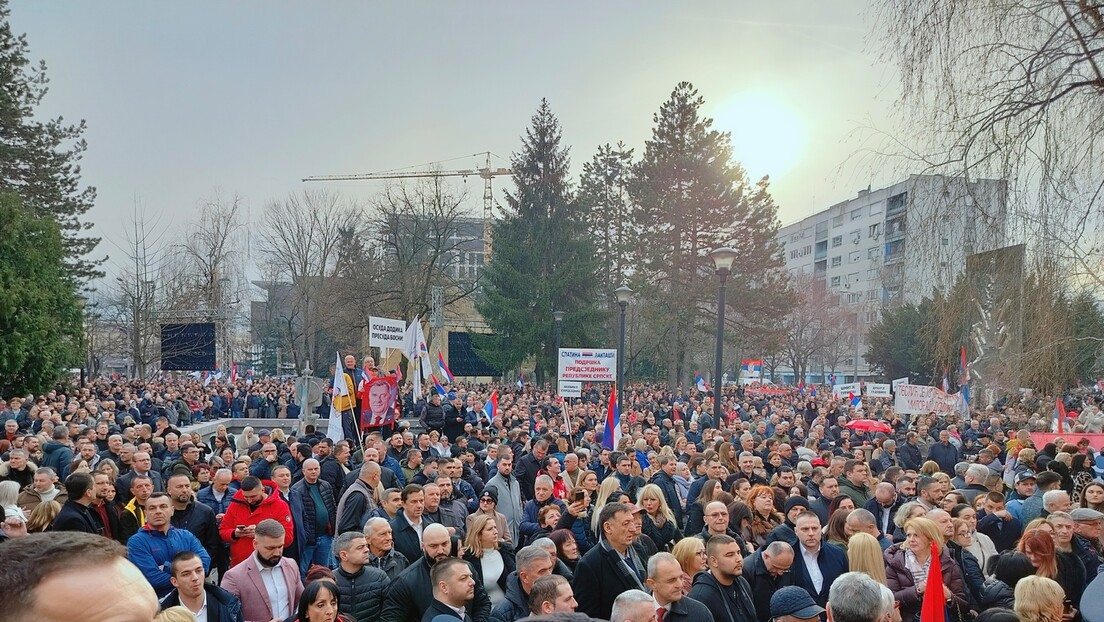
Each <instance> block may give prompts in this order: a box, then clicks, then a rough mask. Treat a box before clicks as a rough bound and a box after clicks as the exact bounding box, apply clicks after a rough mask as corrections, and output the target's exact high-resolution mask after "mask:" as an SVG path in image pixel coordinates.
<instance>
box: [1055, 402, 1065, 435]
mask: <svg viewBox="0 0 1104 622" xmlns="http://www.w3.org/2000/svg"><path fill="white" fill-rule="evenodd" d="M1054 417H1055V418H1056V419H1057V420H1058V433H1059V434H1063V433H1064V429H1063V428H1065V426H1066V405H1065V404H1064V403H1063V402H1062V398H1061V396H1059V397H1057V398H1055V400H1054Z"/></svg>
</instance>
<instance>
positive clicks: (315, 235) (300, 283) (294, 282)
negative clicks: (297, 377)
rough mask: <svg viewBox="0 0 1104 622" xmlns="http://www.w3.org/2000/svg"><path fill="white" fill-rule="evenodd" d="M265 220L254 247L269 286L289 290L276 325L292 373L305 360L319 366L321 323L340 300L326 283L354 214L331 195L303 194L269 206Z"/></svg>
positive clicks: (355, 211)
mask: <svg viewBox="0 0 1104 622" xmlns="http://www.w3.org/2000/svg"><path fill="white" fill-rule="evenodd" d="M264 218H265V226H264V227H263V228H262V230H261V232H260V242H259V244H258V253H259V255H260V257H261V259H262V262H263V264H264V269H265V271H266V273H268V274H270V275H272V277H273V279H274V284H275V283H277V282H278V283H286V284H287V285H288V286H289V287H290V290H289V291H288V293H287V295H286V298H285V300H284V302H285V303H286V304H285V305H283V308H282V309H280V310H278V311H277V313H278V316H279V317H277V318H275V319H276V321H278V323H279V324H280V325H281V326H282V327H283V328H284V331H285V334H286V335H287V336H288V338H289V344H288V345H289V346H290V349H291V354H292V357H293V362H294V364H295V366H296V368H301V367H302V366H303V363H305V362H306V361H307V360H310V361H311V362H312V365H318V363H317V361H319V360H321V358H320V356H319V355H320V350H319V345H320V343H319V342H320V338H321V337H322V331H323V326H324V325H325V324H326V321H325V319H326V317H327V316H328V315H330V314H331V308H332V307H335V306H337V304H338V300H339V298H338V292H337V290H336V289H333V285H334V284H333V283H332V282H331V281H332V280H333V278H334V273H335V270H336V265H337V259H338V255H339V252H340V244H341V239H342V237H341V233H340V228H341V227H350V226H352V227H354V228H355V227H356V223H357V222H358V219H359V218H360V215H359V211H358V209H357V207H356V206H355V205H354V204H352V203H350V202H348V201H346V200H344V199H342V198H341V197H340V196H338V195H336V194H332V193H328V192H324V191H304V192H302V193H301V194H292V195H289V196H288V197H287V198H285V199H284V200H283V201H273V202H272V203H269V204H268V206H266V208H265V211H264ZM269 304H270V305H271V304H274V301H272V300H269Z"/></svg>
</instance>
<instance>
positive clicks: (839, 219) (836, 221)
mask: <svg viewBox="0 0 1104 622" xmlns="http://www.w3.org/2000/svg"><path fill="white" fill-rule="evenodd" d="M832 226H833V227H840V226H843V214H839V215H838V216H833V217H832Z"/></svg>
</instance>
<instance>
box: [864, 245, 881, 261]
mask: <svg viewBox="0 0 1104 622" xmlns="http://www.w3.org/2000/svg"><path fill="white" fill-rule="evenodd" d="M881 255H882V249H880V248H878V247H877V246H875V247H874V248H872V249H870V250H868V251H866V257H867V259H877V258H878V257H880V256H881Z"/></svg>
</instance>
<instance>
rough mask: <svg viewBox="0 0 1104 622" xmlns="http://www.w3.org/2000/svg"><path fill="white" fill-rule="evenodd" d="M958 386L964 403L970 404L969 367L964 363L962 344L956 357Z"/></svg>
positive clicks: (964, 352) (964, 348)
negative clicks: (960, 351)
mask: <svg viewBox="0 0 1104 622" xmlns="http://www.w3.org/2000/svg"><path fill="white" fill-rule="evenodd" d="M958 386H959V391H961V392H962V399H964V400H966V405H967V406H969V405H970V367H969V365H967V363H966V346H962V353H961V354H960V355H959V358H958Z"/></svg>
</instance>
